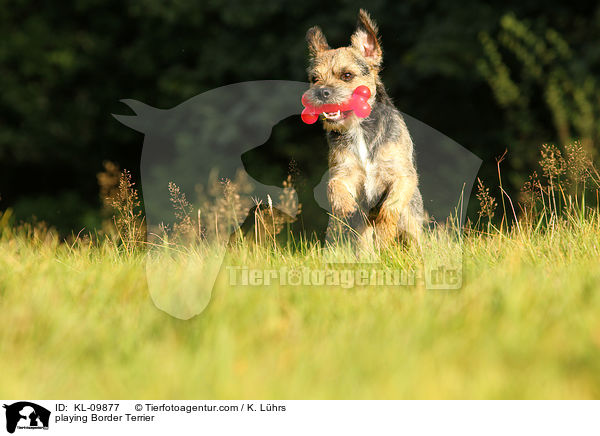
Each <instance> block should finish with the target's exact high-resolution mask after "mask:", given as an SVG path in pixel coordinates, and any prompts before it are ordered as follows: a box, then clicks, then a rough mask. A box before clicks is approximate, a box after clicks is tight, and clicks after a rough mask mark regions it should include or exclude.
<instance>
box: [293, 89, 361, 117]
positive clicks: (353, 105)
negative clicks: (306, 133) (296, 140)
mask: <svg viewBox="0 0 600 436" xmlns="http://www.w3.org/2000/svg"><path fill="white" fill-rule="evenodd" d="M369 97H371V90H370V89H369V88H367V87H366V86H365V85H361V86H359V87H357V88H356V89H355V90H354V91H353V92H352V97H350V100H348V101H347V102H345V103H342V104H323V105H320V106H313V105H311V104H310V103H309V101H308V98H307V97H306V93H304V94H303V95H302V105H303V106H304V109H303V110H302V114H301V115H300V116H301V118H302V121H304V122H305V123H306V124H314V123H316V122H317V120H318V119H319V115H320V114H322V113H323V112H327V113H332V112H337V111H340V113H342V112H347V111H354V114H355V115H356V116H357V117H358V118H366V117H368V116H369V114H370V113H371V106H370V105H369V103H368V102H367V100H368V99H369Z"/></svg>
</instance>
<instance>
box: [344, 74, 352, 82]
mask: <svg viewBox="0 0 600 436" xmlns="http://www.w3.org/2000/svg"><path fill="white" fill-rule="evenodd" d="M353 77H354V74H352V73H343V74H342V80H345V81H346V82H348V81H349V80H352V78H353Z"/></svg>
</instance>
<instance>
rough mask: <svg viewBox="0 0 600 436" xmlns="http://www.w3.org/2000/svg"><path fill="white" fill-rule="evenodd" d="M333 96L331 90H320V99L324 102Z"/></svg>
mask: <svg viewBox="0 0 600 436" xmlns="http://www.w3.org/2000/svg"><path fill="white" fill-rule="evenodd" d="M330 95H331V89H329V88H321V89H319V97H321V98H322V99H323V100H325V99H327V98H328V97H329V96H330Z"/></svg>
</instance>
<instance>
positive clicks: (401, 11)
mask: <svg viewBox="0 0 600 436" xmlns="http://www.w3.org/2000/svg"><path fill="white" fill-rule="evenodd" d="M0 7H1V10H2V13H1V14H0V37H1V40H2V43H1V44H0V79H1V81H2V82H1V83H2V86H1V89H2V92H1V93H0V196H1V199H0V209H6V208H7V207H13V208H14V209H15V214H16V215H17V217H18V218H20V219H29V218H30V216H31V214H34V215H36V216H37V218H38V219H46V220H48V221H49V222H50V224H54V225H57V226H59V227H60V228H61V229H62V230H64V231H69V230H71V229H75V230H78V228H81V227H83V226H84V225H88V224H89V223H90V210H93V209H99V208H100V201H99V196H98V187H97V184H96V173H97V172H99V171H101V170H102V162H103V161H105V160H111V161H114V162H117V163H118V164H119V165H120V166H121V167H122V168H128V169H130V170H131V171H132V173H133V176H134V179H137V174H138V171H139V168H138V164H139V156H140V151H141V146H142V137H141V135H140V134H139V133H136V132H134V131H132V130H129V129H127V128H126V127H124V126H122V125H120V124H119V123H118V122H117V121H116V120H114V119H113V118H112V117H111V116H110V114H111V113H127V109H126V108H125V107H124V106H123V105H121V104H120V103H119V100H120V99H122V98H133V99H136V100H140V101H143V102H145V103H147V104H149V105H152V106H155V107H159V108H169V107H172V106H175V105H177V104H179V103H181V102H182V101H185V100H187V99H188V98H191V97H193V96H195V95H197V94H199V93H202V92H204V91H206V90H209V89H212V88H215V87H218V86H222V85H226V84H230V83H235V82H241V81H250V80H263V79H284V80H300V81H303V80H305V67H306V55H307V50H306V47H305V41H304V33H305V31H306V29H308V28H309V27H310V26H312V25H316V24H318V25H320V26H321V27H322V28H323V31H324V32H325V34H326V35H327V37H328V40H329V42H330V44H331V45H334V46H338V45H343V44H347V43H348V41H349V36H350V33H351V32H352V30H353V27H354V23H355V19H356V14H357V11H358V9H359V7H366V8H367V9H369V11H370V13H371V14H372V16H373V18H374V19H375V20H376V21H377V22H378V23H379V27H380V30H381V35H382V40H383V48H384V71H383V79H384V83H385V84H386V86H387V88H388V90H389V92H390V95H391V96H392V97H393V98H394V101H395V102H396V104H397V106H398V107H399V109H400V110H402V111H404V112H406V113H408V114H410V115H412V116H414V117H416V118H418V119H420V120H422V121H423V122H425V123H427V124H429V125H430V126H432V127H434V128H436V129H438V130H440V131H442V132H443V133H445V134H447V135H448V136H450V137H452V138H453V139H455V140H456V141H458V142H459V143H461V144H463V145H464V146H466V147H467V148H469V149H470V150H471V151H473V152H474V153H476V154H477V155H479V156H480V157H481V158H483V159H484V162H485V163H484V167H483V168H482V173H481V177H482V179H484V180H493V177H494V173H495V161H494V159H493V158H494V157H495V156H497V155H500V154H501V153H502V152H503V151H504V149H505V148H508V149H509V154H508V158H507V161H506V162H505V164H503V165H505V166H504V167H503V171H504V173H505V174H507V179H508V183H509V184H512V186H508V187H506V188H509V189H512V190H513V192H515V190H518V189H519V188H520V186H519V184H520V183H522V181H523V180H524V178H525V174H529V173H530V171H529V170H530V169H531V168H533V167H534V166H535V165H534V164H535V161H536V160H537V156H536V155H535V154H534V153H532V152H530V151H529V150H537V149H538V146H539V145H540V144H541V143H543V142H556V143H560V141H561V140H562V139H563V138H561V132H557V130H556V128H555V124H556V120H555V118H554V117H553V113H552V112H551V111H550V110H548V105H547V104H546V101H545V96H544V88H543V86H542V87H540V86H538V87H537V88H536V87H535V86H533V85H534V82H533V81H530V82H520V84H523V85H524V86H526V88H523V89H524V90H525V91H526V97H527V99H528V100H527V106H526V113H527V114H528V116H527V118H526V122H527V124H526V125H525V126H524V127H523V126H515V119H516V118H518V117H516V116H515V114H517V113H518V112H515V110H513V108H512V107H511V108H507V107H506V105H503V104H500V103H498V102H497V100H496V98H495V95H494V93H493V92H492V91H491V89H490V87H489V86H488V84H487V82H486V78H485V77H484V76H483V75H482V74H481V70H480V69H478V68H477V65H478V63H480V62H481V60H482V59H486V54H485V52H484V50H483V49H482V43H481V35H482V34H486V35H488V36H489V39H490V40H493V41H496V44H497V45H498V47H499V50H500V51H502V53H503V56H504V57H505V61H506V62H507V65H508V67H509V69H510V74H511V75H512V74H520V73H519V71H520V68H521V67H522V63H519V60H518V59H514V56H513V57H512V58H511V57H510V56H511V54H510V50H507V48H506V47H505V46H503V45H502V43H501V42H500V43H499V42H498V41H497V38H498V36H499V35H500V33H501V31H502V30H501V26H500V23H501V19H502V17H504V16H505V15H506V14H507V13H512V14H513V15H514V16H515V17H517V18H518V19H519V20H522V21H523V22H524V23H526V25H527V26H528V28H529V29H530V30H531V32H533V33H534V34H536V35H540V36H541V37H542V38H544V37H545V35H546V32H547V31H548V29H553V30H554V31H556V32H557V34H559V35H560V36H561V37H562V38H563V39H564V40H565V41H566V42H567V43H568V44H569V46H570V49H571V51H572V58H571V60H570V61H569V62H568V65H567V66H565V67H564V70H565V71H567V72H569V74H571V73H573V76H570V77H572V80H574V81H577V80H579V77H589V76H593V75H594V74H596V75H597V73H598V69H599V67H600V62H599V61H600V49H598V43H597V41H598V40H599V38H598V37H599V36H600V25H599V23H600V19H599V15H600V9H599V8H598V6H596V5H594V4H593V3H589V4H588V5H587V6H586V5H584V4H583V3H575V2H569V3H565V2H548V1H546V2H542V1H540V0H535V1H534V0H525V1H518V2H517V1H512V2H496V3H494V4H490V3H487V4H484V2H478V1H466V2H447V1H441V0H438V1H416V0H414V1H402V2H383V1H372V2H369V3H365V2H350V1H346V2H340V3H336V2H322V1H321V2H317V1H308V0H305V1H302V2H297V1H290V2H275V1H271V2H243V1H228V2H225V1H215V0H212V1H187V0H186V1H178V2H174V1H167V2H165V1H159V0H140V1H135V2H120V1H114V0H106V1H97V0H74V1H70V2H41V3H37V2H36V3H34V2H27V1H9V0H3V1H0ZM500 36H501V35H500ZM505 52H506V53H505ZM507 55H508V57H506V56H507ZM552 68H554V67H552ZM552 68H549V71H550V72H551V71H554V70H553V69H552ZM561 68H563V67H562V66H561ZM581 72H583V73H581ZM511 77H512V76H511ZM529 85H531V86H529ZM538 85H539V84H538ZM521 121H522V119H521ZM571 133H573V132H571ZM281 135H282V137H286V136H289V135H285V134H284V133H281ZM308 140H310V136H309V138H308ZM594 145H595V146H597V144H594ZM304 150H305V151H304V153H305V154H306V156H304V158H305V159H310V158H311V157H312V156H313V154H311V152H310V148H309V147H306V148H305V149H304ZM302 153H303V149H302V147H301V146H299V145H298V144H296V143H295V144H294V151H293V154H294V158H295V159H296V160H297V161H300V163H301V161H302V158H303V157H302ZM513 158H514V159H513ZM278 159H279V160H281V165H278V166H277V167H276V168H275V167H274V169H273V174H272V175H271V176H267V175H266V172H268V171H269V169H268V168H266V169H264V170H263V171H264V172H265V175H264V176H265V177H266V178H269V177H270V178H277V177H280V172H281V168H282V167H284V168H285V165H284V163H283V161H284V160H285V158H281V157H280V156H278ZM300 166H302V165H300ZM520 174H522V175H520ZM308 177H311V176H310V175H309V176H308ZM488 184H489V183H488ZM142 188H143V187H142ZM48 199H51V201H49V200H48ZM38 200H39V201H38ZM472 203H474V202H472ZM58 210H63V211H68V214H69V219H68V220H63V219H62V218H61V215H60V214H57V211H58ZM74 211H80V213H76V212H74ZM73 215H75V216H73ZM92 221H93V220H92Z"/></svg>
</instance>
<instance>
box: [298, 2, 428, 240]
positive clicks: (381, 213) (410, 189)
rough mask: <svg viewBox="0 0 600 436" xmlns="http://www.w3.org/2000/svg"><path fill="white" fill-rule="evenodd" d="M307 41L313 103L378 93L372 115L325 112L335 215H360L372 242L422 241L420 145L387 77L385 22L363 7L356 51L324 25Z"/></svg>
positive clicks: (361, 227)
mask: <svg viewBox="0 0 600 436" xmlns="http://www.w3.org/2000/svg"><path fill="white" fill-rule="evenodd" d="M306 40H307V42H308V48H309V53H310V56H309V67H308V69H307V72H308V78H309V81H310V88H309V90H308V91H307V92H306V94H305V96H306V98H307V100H308V102H309V103H310V104H312V105H314V106H320V105H324V104H333V105H335V104H342V103H343V102H346V101H348V99H349V98H350V97H351V95H352V93H353V91H354V90H355V89H356V88H357V87H358V86H361V85H364V86H367V87H368V88H369V90H370V92H371V96H370V97H369V99H368V103H369V105H370V106H371V108H372V110H371V112H370V114H369V115H368V116H367V117H366V118H363V119H360V118H358V117H357V116H356V115H355V114H354V113H353V111H351V110H350V111H345V112H341V111H339V110H338V111H337V112H335V113H325V112H324V113H322V114H321V115H320V118H321V119H322V120H323V127H324V130H325V132H326V137H327V142H328V144H329V157H328V163H329V175H330V179H329V182H328V185H327V196H328V199H329V204H330V206H331V209H332V213H333V215H334V216H337V217H341V218H344V219H349V218H351V217H353V216H354V217H356V216H358V215H360V217H361V219H360V220H358V222H359V224H358V225H355V226H353V227H358V228H356V229H355V230H356V231H357V232H358V234H359V235H360V237H361V238H362V239H363V242H365V243H368V244H372V243H373V241H376V242H377V243H378V244H381V245H388V244H389V243H390V242H392V241H394V240H396V239H400V238H401V239H405V240H408V241H417V242H418V241H419V240H420V237H421V235H422V230H423V221H424V212H423V200H422V198H421V193H420V191H419V187H418V176H417V170H416V164H415V157H414V149H413V142H412V139H411V137H410V134H409V132H408V129H407V127H406V124H405V122H404V119H403V117H402V115H401V114H400V112H399V111H398V110H397V109H396V108H395V107H394V104H393V102H392V100H391V99H390V97H389V96H388V95H387V93H386V91H385V88H384V86H383V83H382V81H381V78H380V76H379V73H380V71H381V65H382V55H383V52H382V48H381V44H380V40H379V36H378V29H377V25H376V24H375V22H374V21H373V20H372V19H371V18H370V16H369V14H368V13H367V12H366V11H365V10H363V9H361V10H360V12H359V14H358V24H357V28H356V31H355V32H354V34H353V35H352V37H351V44H350V45H349V46H347V47H341V48H337V49H332V48H330V47H329V45H328V43H327V40H326V38H325V36H324V35H323V32H322V30H321V29H320V28H319V27H318V26H315V27H312V28H310V29H309V30H308V32H307V34H306Z"/></svg>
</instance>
